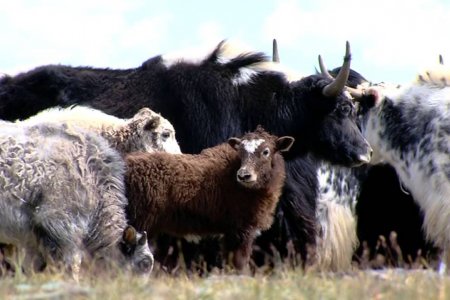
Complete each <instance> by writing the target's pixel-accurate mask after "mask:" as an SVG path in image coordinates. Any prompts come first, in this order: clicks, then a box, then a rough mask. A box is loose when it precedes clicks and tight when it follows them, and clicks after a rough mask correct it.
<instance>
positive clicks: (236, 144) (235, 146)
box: [228, 137, 242, 150]
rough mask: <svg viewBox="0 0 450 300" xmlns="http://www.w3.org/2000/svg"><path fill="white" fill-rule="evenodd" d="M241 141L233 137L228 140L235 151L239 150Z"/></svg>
mask: <svg viewBox="0 0 450 300" xmlns="http://www.w3.org/2000/svg"><path fill="white" fill-rule="evenodd" d="M241 142H242V141H241V139H239V138H237V137H232V138H229V139H228V144H229V145H230V146H231V147H232V148H233V149H235V150H237V149H238V148H239V145H240V144H241Z"/></svg>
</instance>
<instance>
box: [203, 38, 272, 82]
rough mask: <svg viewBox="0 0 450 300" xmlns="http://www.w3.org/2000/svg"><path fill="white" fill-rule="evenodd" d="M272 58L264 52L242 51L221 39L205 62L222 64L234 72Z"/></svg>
mask: <svg viewBox="0 0 450 300" xmlns="http://www.w3.org/2000/svg"><path fill="white" fill-rule="evenodd" d="M270 61H271V60H270V58H269V57H268V56H267V55H266V54H264V53H262V52H248V51H242V50H240V49H239V48H238V47H234V45H231V44H230V43H227V42H226V41H225V40H223V41H221V42H220V43H219V44H218V45H217V47H216V48H215V49H214V51H213V52H212V53H211V54H210V55H209V56H208V57H207V58H206V59H205V61H204V62H205V63H213V64H220V65H222V66H224V67H225V68H226V69H228V70H229V71H230V72H231V73H232V74H236V73H238V72H239V71H240V70H241V69H242V68H250V69H251V68H252V67H255V66H257V65H258V64H261V63H267V62H270Z"/></svg>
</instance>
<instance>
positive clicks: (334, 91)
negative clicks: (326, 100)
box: [319, 42, 351, 97]
mask: <svg viewBox="0 0 450 300" xmlns="http://www.w3.org/2000/svg"><path fill="white" fill-rule="evenodd" d="M319 61H320V60H319ZM350 61H351V54H350V44H349V42H347V43H346V45H345V56H344V63H343V64H342V67H341V70H340V71H339V74H338V75H337V76H336V78H335V79H334V80H333V82H331V83H330V84H328V85H327V86H326V87H324V88H323V90H322V93H323V95H324V96H326V97H335V96H337V95H338V94H339V93H341V92H342V91H343V90H344V87H345V85H346V84H347V79H348V76H349V75H350ZM322 64H323V62H322Z"/></svg>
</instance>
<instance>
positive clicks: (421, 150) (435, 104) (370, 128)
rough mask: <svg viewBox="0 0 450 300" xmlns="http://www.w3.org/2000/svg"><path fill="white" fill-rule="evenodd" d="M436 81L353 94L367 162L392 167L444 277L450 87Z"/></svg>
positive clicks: (449, 227) (449, 209) (449, 214)
mask: <svg viewBox="0 0 450 300" xmlns="http://www.w3.org/2000/svg"><path fill="white" fill-rule="evenodd" d="M447 74H450V73H447ZM437 77H439V78H443V77H442V76H441V75H439V76H434V75H432V74H430V75H429V76H427V77H422V78H420V81H419V82H416V83H414V84H412V85H410V86H407V87H401V88H393V89H389V88H386V87H372V88H370V89H368V90H367V91H363V93H362V95H361V94H359V95H358V93H354V94H355V96H361V98H360V102H361V118H362V124H363V133H364V135H365V136H366V138H367V140H368V141H369V143H370V144H371V146H372V148H373V150H374V153H373V156H372V162H371V163H373V164H375V163H378V162H387V163H389V164H391V165H392V166H393V167H394V168H395V170H396V172H397V174H398V176H399V178H400V180H401V181H402V184H403V185H404V186H405V187H406V188H407V189H408V190H409V191H410V192H411V194H412V196H413V198H414V200H415V201H416V202H417V203H418V205H419V206H420V208H421V210H422V211H423V214H424V230H425V233H426V236H427V238H428V239H429V240H430V241H433V242H434V243H435V244H436V245H437V246H438V247H441V248H442V249H443V253H444V254H443V257H442V260H441V265H440V272H441V273H443V272H444V271H445V268H446V264H447V265H448V264H449V263H450V87H449V86H445V85H443V83H445V80H438V81H437V80H436V78H437ZM427 78H428V79H429V80H428V79H427ZM437 82H439V84H436V83H437ZM448 82H450V81H448Z"/></svg>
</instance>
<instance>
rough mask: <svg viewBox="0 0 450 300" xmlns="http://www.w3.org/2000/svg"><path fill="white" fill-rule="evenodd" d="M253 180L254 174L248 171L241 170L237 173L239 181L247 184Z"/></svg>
mask: <svg viewBox="0 0 450 300" xmlns="http://www.w3.org/2000/svg"><path fill="white" fill-rule="evenodd" d="M251 178H252V174H250V172H249V171H248V170H246V169H239V171H238V172H237V179H238V180H239V181H242V182H247V181H249V180H250V179H251Z"/></svg>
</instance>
